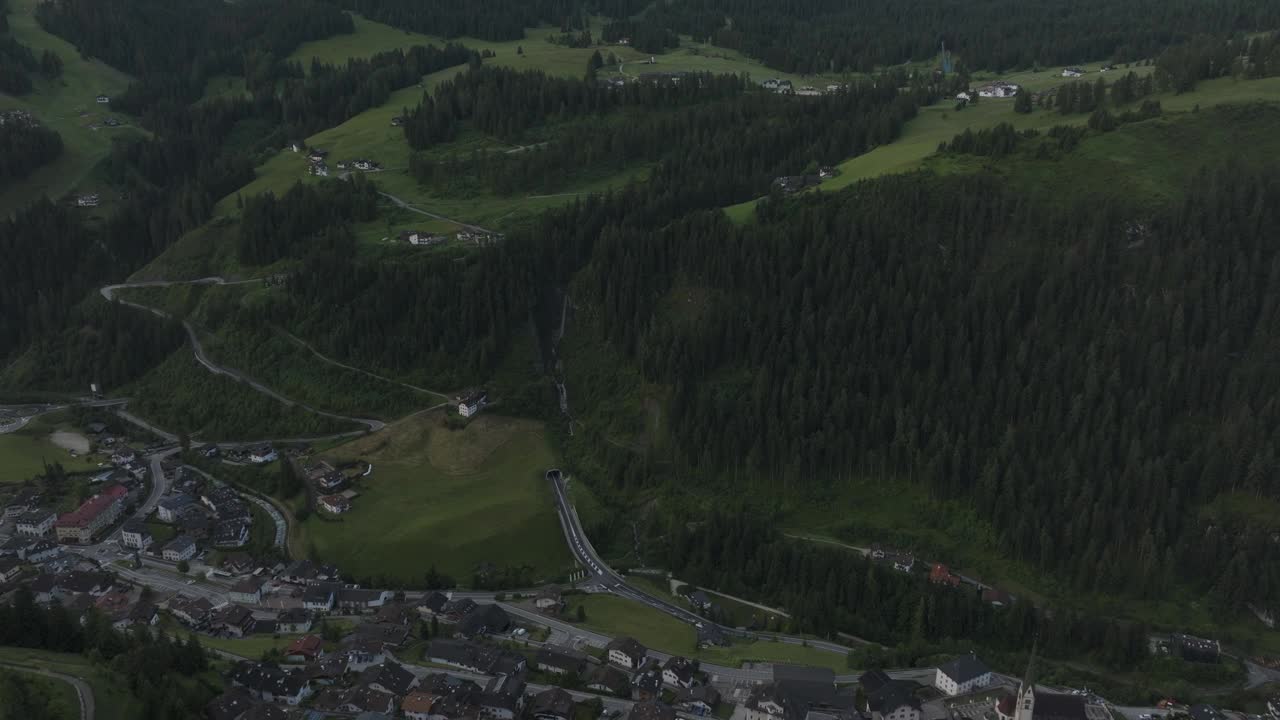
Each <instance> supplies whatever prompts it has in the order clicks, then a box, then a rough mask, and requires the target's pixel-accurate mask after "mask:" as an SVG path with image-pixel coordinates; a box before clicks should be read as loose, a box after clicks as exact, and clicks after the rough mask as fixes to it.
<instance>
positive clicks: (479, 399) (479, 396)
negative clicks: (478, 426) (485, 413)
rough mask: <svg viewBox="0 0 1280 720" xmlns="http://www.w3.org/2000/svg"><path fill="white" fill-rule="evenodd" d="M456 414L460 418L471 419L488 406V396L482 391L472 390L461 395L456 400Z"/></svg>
mask: <svg viewBox="0 0 1280 720" xmlns="http://www.w3.org/2000/svg"><path fill="white" fill-rule="evenodd" d="M457 402H458V414H459V415H461V416H462V417H464V418H465V417H472V416H474V415H476V414H477V413H479V412H480V411H481V410H483V409H484V406H485V405H488V404H489V394H488V393H486V392H484V391H483V390H474V391H472V392H469V393H467V394H466V395H461V396H459V397H458V398H457Z"/></svg>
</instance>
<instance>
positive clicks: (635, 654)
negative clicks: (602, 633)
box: [605, 637, 649, 670]
mask: <svg viewBox="0 0 1280 720" xmlns="http://www.w3.org/2000/svg"><path fill="white" fill-rule="evenodd" d="M605 650H606V651H608V658H609V662H611V663H613V664H614V665H617V666H619V667H623V668H626V669H627V670H639V669H640V666H641V665H643V664H644V659H645V657H646V656H647V655H648V654H649V650H648V648H646V647H645V646H643V645H641V644H640V643H639V642H637V641H636V639H635V638H629V637H620V638H614V639H613V641H612V642H610V643H609V644H608V645H606V646H605Z"/></svg>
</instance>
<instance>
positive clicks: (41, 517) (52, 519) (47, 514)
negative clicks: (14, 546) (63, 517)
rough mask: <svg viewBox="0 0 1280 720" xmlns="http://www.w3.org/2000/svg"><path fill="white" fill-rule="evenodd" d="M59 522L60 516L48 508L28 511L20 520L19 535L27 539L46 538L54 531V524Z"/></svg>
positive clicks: (18, 525) (18, 524)
mask: <svg viewBox="0 0 1280 720" xmlns="http://www.w3.org/2000/svg"><path fill="white" fill-rule="evenodd" d="M57 521H58V515H57V513H55V512H54V511H52V510H49V509H47V508H37V509H35V510H28V511H27V512H26V513H24V514H23V515H22V517H20V518H18V523H17V530H18V534H19V535H26V536H27V537H44V535H45V534H47V533H48V532H49V531H50V530H52V529H53V525H54V523H56V522H57Z"/></svg>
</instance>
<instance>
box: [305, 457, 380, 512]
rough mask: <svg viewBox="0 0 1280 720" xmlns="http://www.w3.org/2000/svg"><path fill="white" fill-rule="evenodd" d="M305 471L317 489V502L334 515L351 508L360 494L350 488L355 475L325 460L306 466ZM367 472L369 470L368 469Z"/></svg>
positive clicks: (312, 485) (309, 481)
mask: <svg viewBox="0 0 1280 720" xmlns="http://www.w3.org/2000/svg"><path fill="white" fill-rule="evenodd" d="M366 467H367V466H366ZM303 472H304V473H305V475H306V479H307V482H308V483H310V485H311V487H312V488H313V489H315V494H316V504H317V505H318V506H319V507H320V508H321V509H322V510H324V511H325V512H327V513H330V514H332V515H341V514H342V513H345V512H347V511H348V510H350V509H351V501H352V500H354V499H355V498H356V497H357V496H358V493H357V492H356V491H355V490H352V489H351V488H350V485H351V481H352V480H353V479H354V477H353V476H351V475H348V474H347V473H346V472H343V471H341V470H338V469H336V468H334V467H333V465H331V464H329V463H328V462H326V461H324V460H319V461H317V462H315V463H313V464H311V465H308V466H306V467H305V468H303ZM365 472H368V469H366V471H365Z"/></svg>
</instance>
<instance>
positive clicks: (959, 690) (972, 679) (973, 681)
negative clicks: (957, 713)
mask: <svg viewBox="0 0 1280 720" xmlns="http://www.w3.org/2000/svg"><path fill="white" fill-rule="evenodd" d="M991 680H992V675H991V668H989V667H987V664H986V663H984V662H982V661H981V660H979V659H978V657H977V656H976V655H961V656H960V657H958V658H956V659H954V660H951V661H950V662H947V663H943V664H942V665H940V666H939V667H938V670H937V672H936V673H935V675H934V679H933V686H934V687H936V688H938V690H941V691H942V692H943V693H945V694H947V695H951V696H955V695H964V694H965V693H970V692H973V691H974V690H977V689H979V688H984V687H986V686H988V685H990V684H991Z"/></svg>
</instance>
